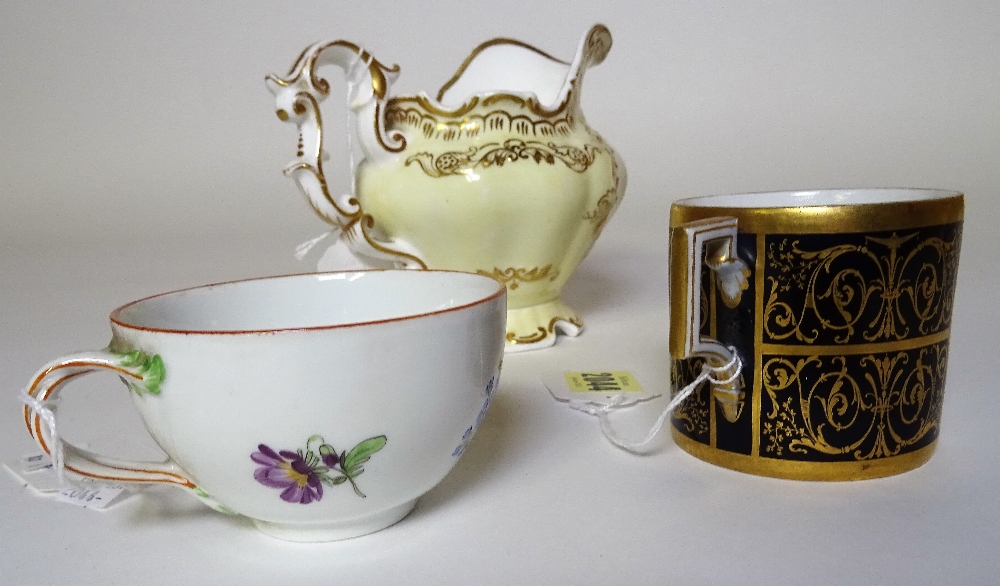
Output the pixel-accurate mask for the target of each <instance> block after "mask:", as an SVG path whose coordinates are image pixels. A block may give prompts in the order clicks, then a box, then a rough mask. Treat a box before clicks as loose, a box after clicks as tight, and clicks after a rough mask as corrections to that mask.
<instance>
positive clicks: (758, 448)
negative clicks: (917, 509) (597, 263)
mask: <svg viewBox="0 0 1000 586" xmlns="http://www.w3.org/2000/svg"><path fill="white" fill-rule="evenodd" d="M963 220H964V197H963V196H962V194H960V193H958V192H954V191H943V190H934V189H831V190H819V191H799V192H775V193H753V194H743V195H722V196H708V197H699V198H692V199H686V200H680V201H677V202H675V203H674V205H673V207H672V208H671V214H670V226H671V239H670V245H671V251H670V263H671V268H670V275H671V283H670V286H671V294H670V302H671V308H670V319H671V326H670V350H671V354H672V357H673V358H674V364H673V370H672V374H673V376H672V381H673V385H674V387H675V389H680V388H683V387H684V386H685V385H687V384H689V383H691V382H692V381H694V380H695V378H696V375H697V374H698V372H699V371H700V370H701V368H702V365H703V364H704V363H706V362H707V363H708V364H710V365H713V366H718V365H721V364H726V363H728V362H729V361H731V360H734V358H739V360H740V363H741V365H742V367H741V370H739V371H736V372H734V373H732V374H734V376H733V381H732V382H728V383H726V384H716V383H712V384H704V385H702V386H701V387H699V388H698V390H696V392H694V393H693V394H692V395H690V396H689V397H688V398H687V399H685V400H684V401H683V402H682V403H681V405H680V406H679V408H678V410H677V411H676V412H675V413H674V418H673V429H672V433H673V436H674V438H675V440H676V441H677V443H678V445H679V446H680V447H681V448H682V449H684V450H685V451H687V452H689V453H691V454H693V455H695V456H697V457H698V458H701V459H703V460H706V461H709V462H712V463H715V464H719V465H721V466H725V467H728V468H733V469H736V470H741V471H744V472H749V473H753V474H760V475H766V476H775V477H781V478H793V479H798V480H858V479H865V478H874V477H880V476H888V475H891V474H898V473H901V472H905V471H908V470H911V469H913V468H916V467H918V466H920V465H922V464H923V463H924V462H926V461H927V460H928V459H929V458H930V457H931V455H932V454H933V452H934V448H935V446H936V442H937V439H938V435H939V430H940V421H941V409H942V405H943V400H944V392H945V380H946V372H947V364H948V356H949V342H950V337H951V320H952V308H953V306H954V299H955V288H956V284H957V282H958V259H959V251H960V249H961V240H962V226H963ZM736 373H739V374H740V376H735V374H736Z"/></svg>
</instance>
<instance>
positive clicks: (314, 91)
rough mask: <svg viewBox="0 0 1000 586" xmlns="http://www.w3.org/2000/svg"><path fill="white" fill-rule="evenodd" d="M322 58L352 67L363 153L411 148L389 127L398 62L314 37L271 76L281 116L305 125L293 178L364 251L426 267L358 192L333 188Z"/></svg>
mask: <svg viewBox="0 0 1000 586" xmlns="http://www.w3.org/2000/svg"><path fill="white" fill-rule="evenodd" d="M324 65H337V66H339V67H341V68H342V69H343V70H344V72H345V74H346V75H347V78H348V84H349V89H348V92H349V96H348V98H349V107H350V109H351V111H352V113H353V114H354V115H355V117H356V119H357V121H358V123H357V135H358V138H359V142H360V146H361V150H362V152H363V153H364V157H365V160H366V161H368V162H371V163H375V164H381V163H383V162H385V161H388V160H392V159H394V158H396V157H398V156H399V153H401V152H402V151H403V150H404V149H405V148H406V137H405V136H404V135H403V134H402V133H401V132H399V131H395V130H394V131H387V130H386V127H385V114H384V112H385V102H386V100H387V97H388V94H389V87H390V85H391V83H392V82H393V81H394V80H395V78H396V77H397V76H398V74H399V67H398V66H393V67H391V68H390V67H386V66H385V65H383V64H382V63H380V62H379V61H378V60H376V59H375V58H374V57H372V55H371V54H370V53H368V52H367V51H365V50H364V49H362V48H361V47H359V46H357V45H355V44H354V43H351V42H349V41H344V40H338V41H328V42H321V43H316V44H314V45H311V46H309V47H308V48H306V50H305V51H303V52H302V54H301V55H300V56H299V58H298V60H297V61H296V62H295V64H294V65H293V66H292V69H291V71H289V72H288V74H287V75H286V76H285V77H279V76H276V75H269V76H267V78H266V83H267V87H268V89H269V90H270V91H271V93H272V94H274V97H275V105H276V108H277V109H276V113H277V116H278V118H279V119H280V120H282V121H283V122H289V123H292V124H295V125H296V126H298V129H299V142H298V149H297V151H296V158H295V159H294V160H293V161H292V162H291V163H290V164H289V165H288V166H286V167H285V175H286V176H288V177H291V178H292V179H294V180H295V182H296V184H297V185H298V186H299V189H300V190H301V191H302V193H303V194H304V195H305V196H306V198H307V199H308V200H309V203H310V204H311V205H312V208H313V210H315V211H316V213H317V214H319V215H320V216H321V217H322V218H323V219H325V220H326V221H327V222H329V223H330V224H332V225H333V227H334V231H335V232H337V235H338V236H342V237H343V238H344V240H345V242H347V243H348V244H349V245H350V247H351V249H352V251H353V252H355V253H356V254H358V255H359V256H361V257H363V258H367V259H372V260H376V261H386V262H389V263H391V264H392V265H395V266H397V267H401V268H427V266H426V264H425V263H424V262H423V261H422V260H421V259H420V255H419V253H418V252H417V250H416V249H415V248H414V247H413V246H412V245H410V244H409V243H407V242H404V241H401V240H399V239H394V238H386V237H385V236H384V235H382V234H381V233H380V231H379V230H377V228H376V227H375V219H374V218H373V217H372V216H371V215H369V214H366V213H365V212H364V210H363V209H362V207H361V203H360V202H359V201H358V198H357V197H356V196H355V194H354V193H346V194H341V195H334V194H331V193H330V190H329V184H328V182H327V180H326V175H325V174H324V171H323V158H324V151H323V121H322V116H321V114H320V107H319V105H320V103H321V102H322V101H323V100H325V99H326V98H327V97H328V96H329V94H330V83H329V82H328V81H327V80H326V79H324V78H322V77H320V76H319V73H318V69H319V68H320V67H321V66H324ZM354 171H355V170H354V169H351V170H350V172H351V173H354ZM352 184H353V182H352Z"/></svg>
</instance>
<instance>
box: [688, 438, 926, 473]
mask: <svg viewBox="0 0 1000 586" xmlns="http://www.w3.org/2000/svg"><path fill="white" fill-rule="evenodd" d="M670 431H671V435H673V438H674V441H675V442H677V446H678V447H679V448H680V449H682V450H684V451H685V452H687V453H689V454H691V455H692V456H694V457H696V458H698V459H699V460H704V461H706V462H708V463H710V464H715V465H716V466H722V467H723V468H729V469H731V470H737V471H739V472H746V473H748V474H756V475H758V476H770V477H772V478H787V479H790V480H824V481H840V480H866V479H869V478H881V477H883V476H892V475H894V474H902V473H903V472H908V471H910V470H913V469H914V468H919V467H920V466H922V465H923V464H925V463H926V462H927V461H928V460H930V459H931V456H932V455H934V449H935V448H936V447H937V441H936V440H935V441H934V442H932V443H931V444H930V445H928V446H926V447H923V448H920V449H919V450H914V451H912V452H908V453H906V454H902V455H899V456H892V457H889V458H876V459H873V460H862V461H857V462H814V461H797V460H778V459H775V458H762V457H758V456H747V455H745V454H736V453H733V452H727V451H724V450H720V449H718V448H713V447H711V446H707V445H705V444H703V443H699V442H697V441H695V440H693V439H691V438H689V437H687V436H685V435H684V434H682V433H681V432H680V431H678V430H677V429H676V428H671V429H670Z"/></svg>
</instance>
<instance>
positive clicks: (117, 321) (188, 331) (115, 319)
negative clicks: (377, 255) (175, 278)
mask: <svg viewBox="0 0 1000 586" xmlns="http://www.w3.org/2000/svg"><path fill="white" fill-rule="evenodd" d="M410 272H420V273H450V274H457V275H466V276H470V277H479V278H484V279H489V280H491V281H493V282H494V283H496V285H497V289H496V290H495V291H494V292H492V293H490V294H489V295H486V296H483V297H479V298H477V299H475V300H474V301H470V302H468V303H463V304H461V305H456V306H453V307H447V308H444V309H436V310H433V311H424V312H420V313H411V314H406V315H401V316H397V317H390V318H385V319H376V320H366V321H357V322H349V323H340V324H323V325H316V326H300V327H280V328H258V329H241V330H203V329H194V328H158V327H151V326H143V325H138V324H134V323H129V322H127V321H124V319H122V318H120V314H121V312H123V311H124V310H126V309H128V308H129V307H132V306H134V305H137V304H139V303H144V302H147V301H149V300H152V299H157V298H160V297H166V296H168V295H176V294H178V293H184V292H186V291H195V290H198V289H209V288H212V287H219V286H224V285H234V284H238V283H246V282H253V281H267V280H278V279H290V278H294V277H307V276H322V275H338V274H354V273H410ZM506 292H507V287H506V286H505V285H504V284H503V283H501V282H500V281H498V280H497V279H495V278H493V277H491V276H489V275H483V274H480V273H471V272H467V271H457V270H450V269H419V270H418V269H393V268H388V269H379V268H371V269H353V270H337V271H311V272H302V273H286V274H280V275H267V276H262V277H248V278H243V279H232V280H228V281H219V282H215V283H205V284H202V285H195V286H192V287H183V288H180V289H174V290H171V291H164V292H162V293H156V294H154V295H149V296H146V297H143V298H141V299H136V300H134V301H130V302H128V303H125V304H123V305H120V306H118V307H116V308H115V309H113V310H112V311H111V313H110V315H109V316H108V318H109V319H110V321H111V323H112V324H114V325H116V326H118V327H121V328H125V329H129V330H135V331H142V332H152V333H163V334H184V335H213V336H218V335H232V336H238V335H248V334H277V333H284V332H307V331H322V330H340V329H345V328H354V327H364V326H374V325H381V324H389V323H397V322H402V321H409V320H414V319H420V318H425V317H431V316H435V315H442V314H445V313H451V312H455V311H461V310H464V309H468V308H470V307H474V306H477V305H481V304H485V303H489V302H491V301H493V300H495V299H496V298H498V297H500V296H502V295H504V294H506Z"/></svg>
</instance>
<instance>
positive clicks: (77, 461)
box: [22, 349, 197, 492]
mask: <svg viewBox="0 0 1000 586" xmlns="http://www.w3.org/2000/svg"><path fill="white" fill-rule="evenodd" d="M100 370H106V371H111V372H113V373H115V374H117V375H118V376H120V377H121V379H122V380H123V381H124V382H125V383H126V384H127V385H128V387H129V388H130V389H131V391H132V392H135V393H137V394H139V395H144V394H148V395H157V394H159V392H160V389H159V386H160V383H161V382H162V381H163V377H164V369H163V362H162V360H161V359H160V357H159V355H153V356H149V355H147V354H145V353H143V352H142V351H139V350H136V351H132V352H128V353H116V352H113V351H111V350H109V349H104V350H94V351H86V352H77V353H74V354H68V355H66V356H63V357H61V358H58V359H56V360H53V361H51V362H49V363H48V364H46V365H45V366H43V367H42V368H41V369H39V371H38V372H37V373H35V375H34V376H33V377H31V381H30V382H29V383H28V386H27V388H26V389H25V390H24V396H23V397H22V399H23V400H24V403H25V405H24V423H25V425H26V426H27V427H28V432H29V433H31V437H32V438H34V440H35V441H36V442H37V443H38V445H39V447H40V448H41V449H42V450H43V451H44V452H45V453H46V454H48V455H49V456H51V457H52V459H53V464H54V465H55V466H57V467H58V466H62V467H63V468H64V469H65V470H69V471H70V472H74V473H76V474H79V475H81V476H86V477H89V478H93V479H97V480H102V481H107V482H114V483H140V484H151V483H157V484H174V485H179V486H182V487H184V488H187V489H190V490H194V491H196V492H197V487H196V486H195V484H194V482H192V481H191V479H189V478H188V477H187V475H186V474H185V473H184V471H183V470H181V469H180V467H179V466H177V464H176V463H174V462H173V461H172V460H170V459H169V458H168V459H167V460H166V461H164V462H143V461H133V460H123V459H118V458H113V457H109V456H103V455H101V454H97V453H94V452H91V451H88V450H85V449H83V448H81V447H79V446H75V445H73V444H71V443H69V442H66V441H64V440H62V439H60V438H59V436H58V432H57V431H56V425H55V410H54V405H55V401H56V400H58V398H59V393H60V392H61V391H62V388H63V387H64V386H65V385H66V384H68V383H69V382H70V381H72V380H74V379H76V378H77V377H80V376H83V375H85V374H90V373H92V372H97V371H100ZM57 472H59V473H60V474H61V471H60V470H59V469H58V468H57Z"/></svg>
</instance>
